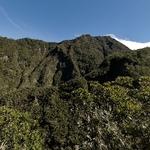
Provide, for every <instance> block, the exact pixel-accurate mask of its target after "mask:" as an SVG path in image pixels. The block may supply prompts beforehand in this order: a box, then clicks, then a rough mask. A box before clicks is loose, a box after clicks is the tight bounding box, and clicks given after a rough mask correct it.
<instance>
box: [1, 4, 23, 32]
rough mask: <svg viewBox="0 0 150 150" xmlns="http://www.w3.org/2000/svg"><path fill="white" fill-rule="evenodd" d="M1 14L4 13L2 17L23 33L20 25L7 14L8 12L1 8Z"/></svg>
mask: <svg viewBox="0 0 150 150" xmlns="http://www.w3.org/2000/svg"><path fill="white" fill-rule="evenodd" d="M0 12H1V13H2V15H3V16H4V17H5V18H6V20H7V21H8V22H9V23H10V24H11V25H12V26H14V27H15V28H17V29H18V30H20V31H23V29H22V27H21V26H20V25H18V24H17V23H16V22H15V21H14V20H13V19H12V18H11V17H10V16H9V15H8V13H7V12H6V10H5V9H4V8H3V7H2V6H0Z"/></svg>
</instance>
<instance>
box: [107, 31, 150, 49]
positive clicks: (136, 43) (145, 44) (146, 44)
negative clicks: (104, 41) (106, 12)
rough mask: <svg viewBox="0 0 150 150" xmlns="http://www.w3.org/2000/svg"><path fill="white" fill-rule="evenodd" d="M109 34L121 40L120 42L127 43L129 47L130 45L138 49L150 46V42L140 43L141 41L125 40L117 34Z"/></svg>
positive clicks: (131, 47)
mask: <svg viewBox="0 0 150 150" xmlns="http://www.w3.org/2000/svg"><path fill="white" fill-rule="evenodd" d="M109 36H111V37H112V38H113V39H115V40H117V41H119V42H120V43H122V44H124V45H126V46H127V47H129V48H130V49H132V50H137V49H142V48H145V47H150V42H146V43H140V42H135V41H130V40H125V39H121V38H118V37H117V36H115V35H113V34H109Z"/></svg>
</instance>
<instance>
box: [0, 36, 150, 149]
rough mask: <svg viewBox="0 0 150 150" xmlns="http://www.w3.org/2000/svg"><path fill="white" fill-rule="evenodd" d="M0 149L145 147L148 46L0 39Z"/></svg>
mask: <svg viewBox="0 0 150 150" xmlns="http://www.w3.org/2000/svg"><path fill="white" fill-rule="evenodd" d="M0 149H2V150H11V149H12V150H149V149H150V48H144V49H139V50H135V51H132V50H130V49H129V48H127V47H126V46H124V45H123V44H121V43H119V42H118V41H116V40H114V39H112V38H111V37H109V36H104V37H102V36H96V37H93V36H90V35H82V36H81V37H78V38H76V39H73V40H66V41H62V42H60V43H50V42H44V41H40V40H33V39H28V38H25V39H19V40H13V39H8V38H4V37H0Z"/></svg>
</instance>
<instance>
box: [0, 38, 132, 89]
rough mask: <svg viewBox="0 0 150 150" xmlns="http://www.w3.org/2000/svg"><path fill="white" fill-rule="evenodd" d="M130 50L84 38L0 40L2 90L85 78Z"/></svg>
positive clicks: (119, 44)
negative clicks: (112, 57) (113, 55)
mask: <svg viewBox="0 0 150 150" xmlns="http://www.w3.org/2000/svg"><path fill="white" fill-rule="evenodd" d="M126 50H127V51H128V50H129V49H128V48H127V47H125V46H124V45H122V44H121V43H119V42H117V41H116V40H114V39H112V38H111V37H92V36H90V35H83V36H81V37H79V38H77V39H74V40H68V41H63V42H60V43H47V42H43V41H39V40H32V39H20V40H11V39H7V38H0V69H1V72H0V81H1V88H4V87H5V88H9V87H14V88H16V87H17V88H20V87H29V86H47V85H58V84H59V83H60V82H63V81H68V80H70V79H74V78H75V77H79V76H85V75H86V74H87V73H89V72H91V71H92V70H94V69H96V68H97V67H99V66H100V64H101V63H102V62H103V60H104V58H105V57H106V56H107V55H109V54H110V53H112V52H115V51H126Z"/></svg>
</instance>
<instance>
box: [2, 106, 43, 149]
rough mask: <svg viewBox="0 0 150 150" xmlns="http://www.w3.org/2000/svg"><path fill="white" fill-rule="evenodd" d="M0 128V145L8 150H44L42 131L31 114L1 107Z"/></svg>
mask: <svg viewBox="0 0 150 150" xmlns="http://www.w3.org/2000/svg"><path fill="white" fill-rule="evenodd" d="M0 127H1V129H0V145H2V144H4V146H5V148H6V149H14V150H20V149H32V150H36V149H39V150H42V149H43V144H44V137H43V134H42V130H41V129H40V128H39V124H38V122H37V121H36V120H33V119H32V117H31V115H30V113H27V112H26V113H22V112H20V111H18V110H15V109H11V108H8V107H5V106H4V107H0Z"/></svg>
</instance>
